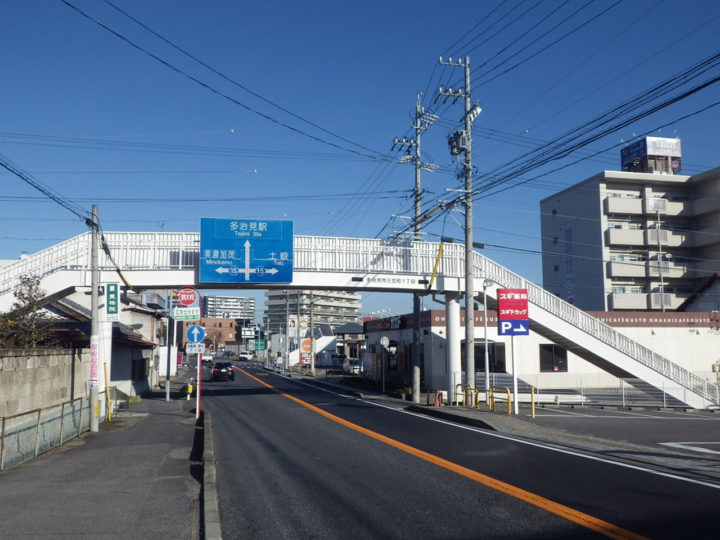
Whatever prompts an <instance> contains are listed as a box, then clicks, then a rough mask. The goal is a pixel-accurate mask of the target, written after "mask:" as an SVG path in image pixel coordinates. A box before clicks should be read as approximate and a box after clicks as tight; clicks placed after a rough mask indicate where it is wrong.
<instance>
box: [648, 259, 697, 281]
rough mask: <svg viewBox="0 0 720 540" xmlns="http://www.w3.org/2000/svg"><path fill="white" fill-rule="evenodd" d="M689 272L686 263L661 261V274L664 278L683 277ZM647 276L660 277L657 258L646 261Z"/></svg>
mask: <svg viewBox="0 0 720 540" xmlns="http://www.w3.org/2000/svg"><path fill="white" fill-rule="evenodd" d="M689 272H690V267H689V266H688V265H686V264H677V263H675V262H673V261H672V260H670V261H662V275H663V277H664V278H668V279H669V278H683V277H686V276H687V275H688V274H689ZM647 275H648V277H653V278H654V277H660V268H659V267H658V262H657V259H655V260H650V261H647Z"/></svg>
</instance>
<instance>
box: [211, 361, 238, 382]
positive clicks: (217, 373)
mask: <svg viewBox="0 0 720 540" xmlns="http://www.w3.org/2000/svg"><path fill="white" fill-rule="evenodd" d="M212 380H213V381H234V380H235V370H234V369H233V366H232V364H231V363H230V362H226V361H224V360H221V361H218V362H215V363H214V364H213V368H212Z"/></svg>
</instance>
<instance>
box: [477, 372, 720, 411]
mask: <svg viewBox="0 0 720 540" xmlns="http://www.w3.org/2000/svg"><path fill="white" fill-rule="evenodd" d="M588 379H589V380H585V379H584V378H583V377H582V376H576V375H568V376H567V377H566V378H565V380H564V381H563V382H564V384H562V386H553V385H550V384H547V383H543V382H541V381H539V380H537V378H536V377H533V376H532V375H531V376H527V375H526V376H523V377H522V378H519V379H518V398H519V400H520V402H521V403H522V402H528V403H529V401H530V390H531V388H532V389H534V392H535V400H536V402H537V403H541V404H543V403H544V404H555V405H585V406H615V407H653V408H655V407H662V408H684V407H686V405H685V403H684V402H683V401H681V400H679V399H677V398H675V397H673V394H677V392H678V391H680V392H681V393H682V392H688V390H687V389H685V388H683V387H682V386H680V385H676V386H674V387H673V388H669V387H668V386H665V385H662V386H661V387H659V388H658V387H655V386H653V385H651V384H649V383H647V382H646V381H643V380H642V379H637V378H616V379H614V380H613V381H612V383H611V384H598V383H597V380H596V377H589V378H588ZM489 381H490V382H489V384H490V386H503V387H509V388H510V389H512V386H513V380H512V375H511V374H509V373H491V374H490V378H489ZM475 384H476V388H478V389H479V390H483V389H484V388H485V374H484V373H477V376H476V382H475ZM483 396H484V393H483ZM717 397H718V398H720V396H717Z"/></svg>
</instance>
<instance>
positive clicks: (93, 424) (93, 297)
mask: <svg viewBox="0 0 720 540" xmlns="http://www.w3.org/2000/svg"><path fill="white" fill-rule="evenodd" d="M90 226H91V227H92V235H91V240H90V242H91V246H90V258H91V261H90V265H91V266H90V267H91V270H90V287H91V289H92V290H91V292H90V317H91V319H90V321H91V322H90V431H91V432H95V433H97V431H98V428H99V424H98V405H99V402H98V362H99V360H98V354H99V350H100V336H99V328H100V308H99V301H98V300H99V291H98V288H99V287H100V270H99V264H98V257H99V250H98V244H99V236H100V235H99V231H98V229H99V224H98V207H97V205H96V204H93V205H92V220H91V222H90ZM106 386H107V382H106Z"/></svg>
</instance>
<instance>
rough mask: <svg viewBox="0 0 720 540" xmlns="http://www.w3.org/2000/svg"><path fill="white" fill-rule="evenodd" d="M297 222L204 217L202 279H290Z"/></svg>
mask: <svg viewBox="0 0 720 540" xmlns="http://www.w3.org/2000/svg"><path fill="white" fill-rule="evenodd" d="M292 272H293V222H292V221H279V220H263V219H216V218H202V219H201V220H200V271H199V275H200V283H290V282H292Z"/></svg>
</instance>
